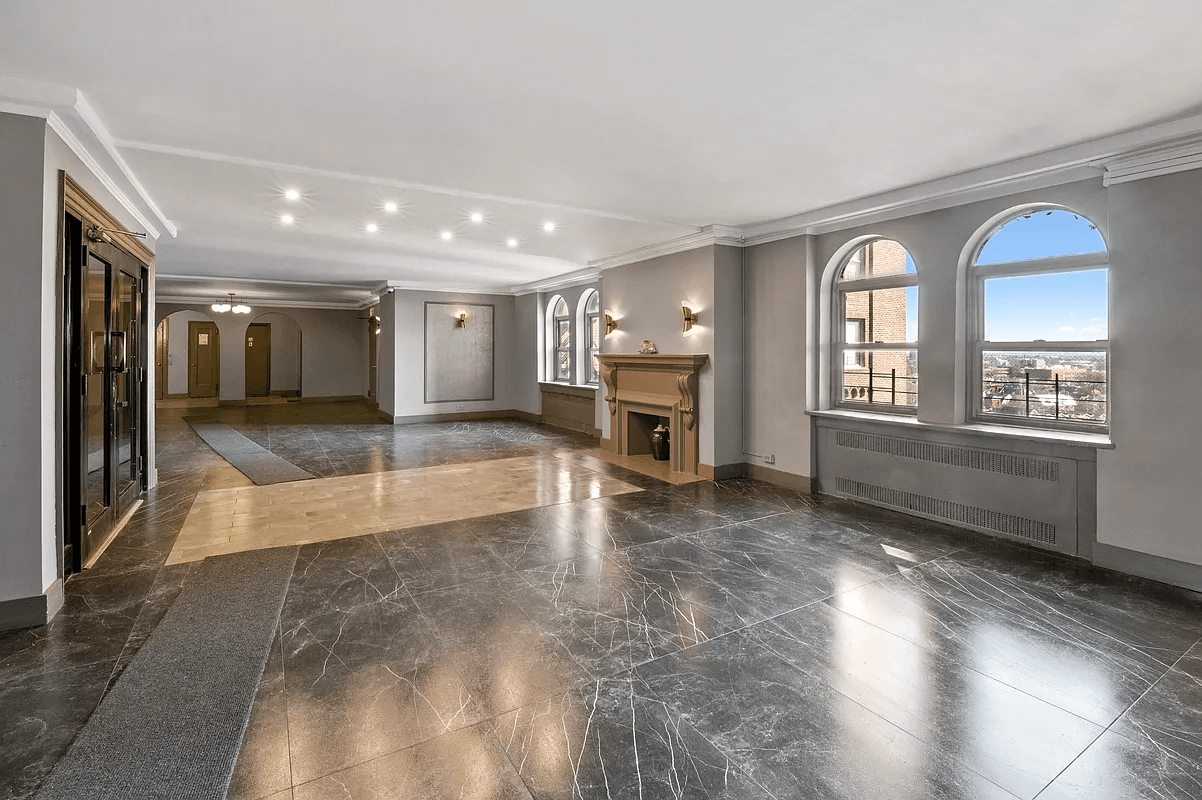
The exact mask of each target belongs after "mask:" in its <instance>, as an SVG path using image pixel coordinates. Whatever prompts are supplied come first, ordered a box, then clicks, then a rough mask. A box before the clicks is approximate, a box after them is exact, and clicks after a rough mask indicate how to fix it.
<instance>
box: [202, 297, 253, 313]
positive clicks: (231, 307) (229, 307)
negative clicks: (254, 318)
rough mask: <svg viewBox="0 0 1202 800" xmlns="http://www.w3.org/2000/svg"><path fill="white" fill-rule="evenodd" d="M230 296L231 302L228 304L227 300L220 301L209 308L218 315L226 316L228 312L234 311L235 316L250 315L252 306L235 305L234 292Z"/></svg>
mask: <svg viewBox="0 0 1202 800" xmlns="http://www.w3.org/2000/svg"><path fill="white" fill-rule="evenodd" d="M229 295H230V299H229V302H226V301H225V300H218V301H217V302H216V303H214V304H213V305H211V306H209V308H211V309H213V311H215V312H217V313H218V314H224V313H225V312H227V311H233V312H234V313H235V314H249V313H250V306H248V305H246V304H245V303H235V302H234V293H233V292H230V293H229Z"/></svg>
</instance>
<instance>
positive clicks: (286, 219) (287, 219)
mask: <svg viewBox="0 0 1202 800" xmlns="http://www.w3.org/2000/svg"><path fill="white" fill-rule="evenodd" d="M280 222H282V223H284V224H285V225H291V224H292V215H291V214H281V215H280Z"/></svg>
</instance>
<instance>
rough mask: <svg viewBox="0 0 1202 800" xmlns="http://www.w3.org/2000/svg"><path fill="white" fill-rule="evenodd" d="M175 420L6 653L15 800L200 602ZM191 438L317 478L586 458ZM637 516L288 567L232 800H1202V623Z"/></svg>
mask: <svg viewBox="0 0 1202 800" xmlns="http://www.w3.org/2000/svg"><path fill="white" fill-rule="evenodd" d="M315 406H316V407H315ZM348 406H350V407H348ZM323 412H325V413H323ZM186 413H191V414H193V415H195V414H196V413H197V412H196V410H192V411H191V412H189V411H188V410H181V411H179V412H176V411H175V410H165V411H163V412H162V413H161V414H160V421H159V430H158V434H159V439H158V455H159V476H160V483H159V486H158V487H157V488H156V489H154V490H153V491H152V492H151V493H150V494H149V496H148V498H147V502H146V503H145V505H144V506H143V507H142V508H140V509H139V510H138V512H137V513H136V514H135V517H134V519H133V520H132V521H131V523H130V525H129V526H128V527H127V529H126V530H125V531H124V532H123V533H122V534H121V536H120V537H119V539H118V541H117V542H116V543H115V544H114V546H113V547H112V548H110V550H109V551H108V552H106V553H105V555H104V556H103V557H102V558H101V560H100V562H99V563H98V564H97V566H96V567H95V568H94V569H93V570H90V571H89V572H88V573H86V574H84V575H81V576H77V577H73V578H72V579H71V580H69V581H68V583H67V585H66V593H67V606H66V607H65V608H64V610H63V612H62V613H61V614H60V615H59V617H58V618H56V619H55V620H54V621H53V622H52V623H51V624H50V625H48V626H45V627H44V628H39V629H31V630H26V631H15V632H9V633H4V634H0V709H2V710H3V716H2V717H0V796H3V797H6V798H14V800H19V799H21V798H27V797H30V796H32V794H33V793H34V792H35V791H36V789H37V787H38V785H39V784H40V783H41V781H42V780H43V779H44V777H45V775H46V774H47V773H48V771H49V769H50V768H51V767H52V766H53V764H54V763H55V761H56V760H57V758H58V757H60V756H61V754H62V753H63V752H65V749H66V747H67V746H68V745H69V743H70V741H71V739H72V737H73V736H74V734H75V732H76V731H78V730H79V728H80V727H81V726H82V724H83V723H84V722H85V721H86V719H87V717H88V715H89V714H90V713H91V710H92V709H93V708H95V706H96V704H97V703H98V702H99V700H100V699H101V697H103V695H104V693H105V691H106V690H107V688H108V687H109V686H110V685H111V682H112V681H114V680H115V679H116V678H117V677H118V676H119V675H120V671H121V669H122V668H123V666H124V665H125V664H127V663H128V662H129V659H130V658H132V655H133V653H136V651H137V647H138V646H139V644H140V643H141V642H142V641H144V640H145V637H146V636H147V635H148V634H149V632H150V631H152V630H153V628H154V625H155V624H157V622H158V619H160V618H161V616H162V614H163V613H164V612H165V610H166V608H168V607H169V606H170V604H171V602H172V600H173V598H174V596H175V594H177V593H178V591H179V588H180V586H182V585H183V582H184V581H186V580H187V575H188V570H189V568H190V565H188V564H181V565H178V566H170V567H165V566H163V562H164V560H165V559H166V555H167V553H168V552H169V550H170V548H171V544H172V542H173V541H174V537H175V535H176V534H177V533H178V532H179V530H180V528H181V526H182V525H183V522H184V518H185V517H186V515H187V512H188V508H189V506H190V505H191V501H192V498H194V497H195V495H196V493H197V492H198V491H200V490H201V489H202V488H204V487H205V485H206V481H218V480H225V478H224V477H222V476H223V473H221V470H222V469H224V468H225V467H226V465H225V464H224V462H222V461H221V459H220V458H217V457H215V454H213V453H212V451H211V450H208V448H207V447H205V445H204V444H203V442H201V441H200V440H199V439H197V438H196V437H195V436H194V435H193V434H191V432H190V431H188V430H187V426H186V425H183V424H182V422H180V421H179V419H180V417H182V415H183V414H186ZM205 413H206V414H209V415H211V416H212V417H213V418H214V419H219V420H220V421H222V422H225V423H226V424H229V425H231V426H232V427H234V428H235V429H237V430H239V431H240V432H242V433H243V434H244V435H246V436H248V437H249V438H251V439H252V440H254V441H256V442H258V443H259V444H261V445H262V446H264V447H266V448H268V449H270V450H272V451H273V452H275V453H277V454H279V455H280V456H281V457H283V458H288V459H290V460H294V463H297V464H298V465H299V466H302V467H303V468H305V469H307V470H309V471H310V472H313V473H314V474H315V475H341V474H363V473H367V472H374V471H384V470H393V469H400V468H410V467H415V466H434V465H438V464H445V463H456V462H457V461H470V460H473V459H477V458H506V457H513V456H515V455H533V454H539V453H546V452H548V451H549V450H556V449H561V450H562V449H568V450H573V449H586V448H588V447H591V446H593V443H592V442H591V441H590V440H588V439H585V438H583V437H577V436H575V435H573V434H568V433H562V432H559V431H556V430H554V429H550V428H544V427H539V426H535V425H529V424H526V423H521V422H516V421H508V420H498V421H484V422H479V423H454V424H444V425H435V424H430V425H414V426H406V427H398V428H393V427H392V426H389V425H380V424H376V423H375V422H374V421H372V420H371V419H370V418H369V417H367V416H366V414H365V412H364V411H363V410H359V411H358V412H356V411H355V409H354V407H353V404H342V405H339V406H338V407H331V408H327V409H323V408H321V407H320V404H312V406H310V405H308V404H304V405H296V404H290V405H281V406H258V407H247V408H243V409H208V410H205ZM625 473H626V471H625V470H622V469H621V468H619V467H613V473H612V474H613V475H614V476H615V477H619V478H623V475H624V474H625ZM627 477H632V476H627ZM623 479H624V478H623ZM632 482H634V479H633V477H632ZM635 485H637V486H639V487H640V488H642V489H643V490H644V491H640V492H637V493H633V494H627V495H619V496H614V497H609V498H600V499H595V500H583V501H578V502H574V503H562V504H557V505H551V506H545V507H541V508H536V509H530V510H526V511H517V512H512V513H508V514H499V515H495V516H489V517H479V518H473V519H467V520H463V521H459V522H452V523H444V524H440V525H431V526H426V527H423V528H414V529H408V530H399V531H390V532H387V533H378V534H372V535H367V536H359V537H353V538H345V539H339V540H337V541H331V542H318V543H314V544H308V545H303V546H301V547H300V548H299V552H298V559H297V562H296V568H295V572H294V574H293V577H292V581H291V584H290V586H289V591H288V596H287V599H286V601H285V605H284V610H283V613H282V616H281V621H280V626H279V632H278V636H277V640H276V643H275V645H274V646H273V650H272V654H271V657H270V659H269V661H268V664H267V668H266V670H265V672H264V675H263V678H262V681H261V683H260V686H259V691H258V696H257V699H256V702H255V706H254V709H253V711H252V715H251V722H250V725H249V728H248V730H247V734H246V739H245V741H244V744H243V748H242V753H241V757H240V759H239V762H238V765H237V768H236V770H235V774H234V780H233V784H232V786H231V790H230V795H229V796H230V797H231V798H234V799H235V800H285V798H291V800H300V799H301V798H306V799H307V798H333V797H348V798H356V799H362V800H368V798H371V799H372V800H375V798H384V797H389V798H391V797H415V798H418V797H420V798H443V797H446V798H450V797H479V798H537V799H538V800H543V799H544V798H661V797H662V798H782V799H783V798H830V800H835V799H836V798H837V799H839V800H842V799H843V798H848V799H850V798H857V800H860V799H863V798H890V800H896V799H897V798H905V799H910V798H912V799H913V800H918V799H919V798H937V799H945V798H946V799H950V798H964V799H965V800H969V799H972V800H978V799H980V798H1011V799H1012V798H1024V800H1029V799H1030V798H1037V797H1038V798H1046V799H1048V800H1063V799H1064V798H1081V799H1082V800H1084V799H1085V798H1090V799H1091V800H1093V799H1097V800H1108V799H1109V798H1114V799H1115V800H1118V799H1119V798H1124V799H1125V798H1134V799H1135V800H1145V799H1146V800H1151V798H1157V800H1161V799H1163V798H1174V799H1178V800H1180V799H1184V798H1202V597H1199V596H1197V595H1194V594H1191V593H1189V592H1185V591H1181V590H1176V589H1172V588H1169V587H1165V586H1162V585H1159V584H1153V583H1150V582H1147V581H1141V580H1137V579H1133V578H1128V577H1125V576H1122V575H1118V574H1116V573H1111V572H1106V571H1103V570H1097V569H1093V568H1091V567H1089V566H1087V565H1082V564H1079V563H1077V562H1073V561H1069V560H1065V559H1061V558H1057V557H1052V556H1048V555H1046V554H1043V553H1039V552H1036V551H1033V550H1030V549H1028V548H1024V547H1020V546H1017V545H1012V544H1009V543H1005V542H999V541H997V540H994V539H990V538H988V537H985V536H980V535H977V534H973V533H968V532H963V531H957V530H954V529H952V528H948V527H944V526H940V525H936V524H933V523H929V522H926V521H922V520H916V519H912V518H907V517H903V516H900V515H894V514H889V513H885V512H881V511H878V510H874V509H866V508H864V507H861V506H857V505H856V504H854V503H849V502H843V501H835V500H829V499H822V498H816V497H810V496H807V495H803V494H798V493H795V492H791V491H788V490H785V489H781V488H779V487H775V486H771V485H769V484H765V483H761V482H757V481H751V480H741V479H740V480H731V481H724V482H721V483H713V482H703V483H696V484H687V485H682V486H669V485H667V484H662V483H660V482H658V481H653V480H647V479H645V478H642V477H640V479H639V480H638V482H637V483H635ZM148 713H153V710H152V709H148Z"/></svg>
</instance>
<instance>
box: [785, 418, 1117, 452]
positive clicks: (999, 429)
mask: <svg viewBox="0 0 1202 800" xmlns="http://www.w3.org/2000/svg"><path fill="white" fill-rule="evenodd" d="M806 414H808V415H809V416H811V417H818V418H820V419H838V420H847V421H854V420H860V421H865V422H883V423H886V424H892V425H897V426H899V427H903V428H912V429H914V430H931V431H947V432H950V433H975V434H980V435H984V436H996V437H999V438H1002V439H1013V440H1017V441H1025V442H1045V443H1048V444H1063V445H1071V446H1074V447H1090V448H1093V449H1095V450H1113V449H1114V442H1112V441H1111V440H1110V436H1108V435H1107V434H1101V433H1082V432H1079V431H1057V430H1047V429H1044V428H1021V427H1018V426H1015V425H989V424H986V423H983V422H969V423H965V424H963V425H947V424H944V423H940V422H922V421H920V420H919V419H918V418H917V417H913V416H909V415H903V414H882V413H878V412H872V411H844V410H841V409H821V410H813V411H806Z"/></svg>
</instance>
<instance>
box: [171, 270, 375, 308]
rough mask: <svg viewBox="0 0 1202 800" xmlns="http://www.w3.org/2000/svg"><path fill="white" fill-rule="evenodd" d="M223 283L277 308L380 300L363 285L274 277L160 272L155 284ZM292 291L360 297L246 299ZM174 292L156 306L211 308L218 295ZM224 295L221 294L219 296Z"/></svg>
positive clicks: (255, 302) (366, 305)
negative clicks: (329, 291) (326, 291)
mask: <svg viewBox="0 0 1202 800" xmlns="http://www.w3.org/2000/svg"><path fill="white" fill-rule="evenodd" d="M164 281H166V282H168V283H222V284H226V285H227V286H229V287H230V288H237V289H241V290H242V291H240V292H237V294H239V295H243V296H244V297H243V299H245V300H246V302H247V303H248V304H249V305H261V306H272V307H273V308H287V307H292V308H328V309H353V310H363V309H365V308H369V307H371V306H372V305H373V304H374V303H375V302H376V301H377V300H378V298H377V297H376V296H375V295H374V294H372V292H374V291H375V290H374V289H372V288H370V287H367V286H364V285H362V284H353V283H321V282H317V281H284V280H277V279H273V278H231V277H226V276H221V275H173V274H169V273H160V274H157V275H155V285H156V286H158V285H159V284H161V283H163V282H164ZM288 289H298V290H312V289H337V290H341V291H344V292H355V293H357V294H359V295H360V296H359V297H345V298H327V299H318V300H299V299H295V300H294V299H288V298H286V297H283V298H270V297H268V298H261V297H255V298H250V297H245V295H246V293H247V292H255V291H256V290H259V291H267V292H277V293H279V292H287V290H288ZM170 291H171V293H169V294H159V295H157V296H156V298H155V302H156V303H189V304H197V303H199V304H200V305H206V306H207V305H209V304H210V303H211V302H213V298H214V297H215V296H216V295H214V294H213V293H212V292H201V291H199V290H194V289H189V288H186V287H171V290H170ZM218 294H221V293H218Z"/></svg>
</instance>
